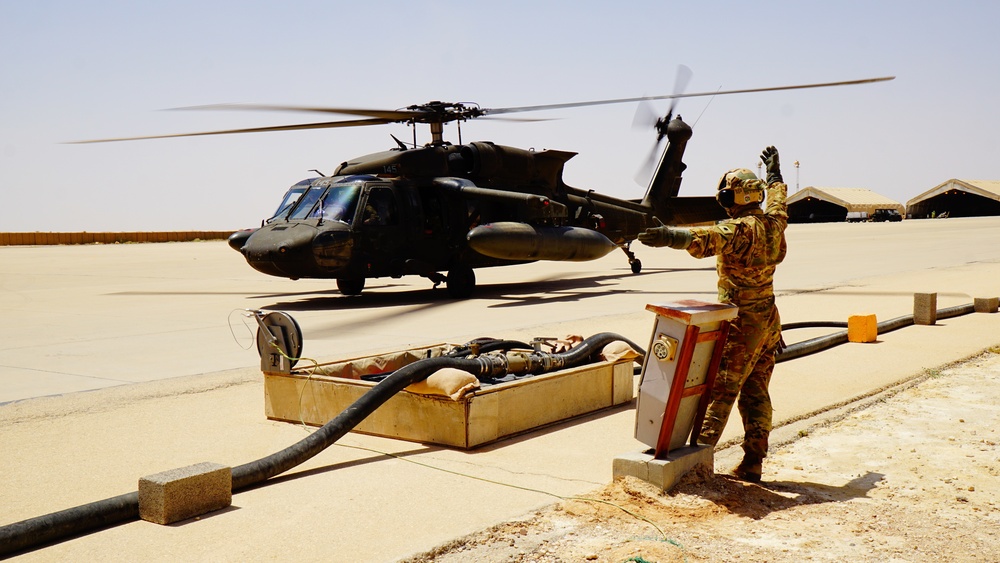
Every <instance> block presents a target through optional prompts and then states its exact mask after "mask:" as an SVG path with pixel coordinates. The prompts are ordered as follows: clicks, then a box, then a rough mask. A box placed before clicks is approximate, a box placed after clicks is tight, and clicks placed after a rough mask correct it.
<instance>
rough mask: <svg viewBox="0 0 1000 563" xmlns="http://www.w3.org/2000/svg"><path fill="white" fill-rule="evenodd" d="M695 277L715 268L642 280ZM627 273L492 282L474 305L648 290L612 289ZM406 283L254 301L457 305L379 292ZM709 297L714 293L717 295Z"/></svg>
mask: <svg viewBox="0 0 1000 563" xmlns="http://www.w3.org/2000/svg"><path fill="white" fill-rule="evenodd" d="M682 271H684V272H690V271H712V272H714V271H715V268H714V267H710V268H662V269H647V270H645V271H644V272H643V273H642V274H641V275H643V276H648V275H656V274H670V273H675V272H682ZM634 275H636V274H632V273H631V272H628V271H627V270H622V271H621V272H620V273H612V274H601V275H594V276H583V277H568V278H564V277H558V276H549V277H547V278H541V279H535V280H530V281H521V282H503V283H493V284H489V283H487V284H481V285H479V286H477V287H476V293H475V295H474V296H473V297H472V299H475V300H481V301H489V300H499V301H503V302H502V303H493V304H487V305H485V306H486V307H487V308H493V307H518V306H530V305H536V304H539V303H547V302H552V301H553V300H558V301H576V300H580V299H586V298H590V297H600V296H602V295H605V294H607V293H636V292H640V291H645V290H635V289H629V288H627V287H625V288H611V287H609V286H608V285H606V284H608V283H609V282H618V281H620V280H627V279H628V278H630V277H632V276H634ZM404 285H405V284H395V283H392V284H385V285H381V286H372V287H371V290H375V291H371V290H366V291H365V292H364V293H363V294H361V295H354V296H349V295H342V294H341V293H340V292H339V291H337V290H329V291H323V292H318V293H317V292H315V291H310V292H303V293H283V294H274V295H258V296H251V297H253V298H255V299H267V298H269V297H273V298H284V299H283V300H281V301H275V302H274V303H272V304H270V305H263V306H261V308H263V309H269V310H287V311H323V310H350V309H354V310H362V309H380V308H383V307H398V306H424V307H418V308H427V307H434V306H439V305H444V304H448V303H453V302H455V301H457V300H456V299H453V298H451V297H449V296H448V294H447V292H446V291H445V290H444V289H442V288H423V289H414V290H412V291H392V292H379V291H377V290H378V289H379V288H390V289H391V288H396V287H403V286H404ZM593 289H603V290H605V291H604V292H601V293H594V292H592V291H589V290H593ZM655 293H656V294H657V295H660V294H664V293H672V292H669V291H668V292H665V291H659V290H658V291H656V292H655ZM678 293H684V294H690V293H701V292H700V291H695V292H692V291H684V292H678ZM710 293H712V294H714V290H713V291H711V292H710ZM552 295H559V296H558V297H552Z"/></svg>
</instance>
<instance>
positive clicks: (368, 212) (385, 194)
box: [361, 188, 399, 225]
mask: <svg viewBox="0 0 1000 563" xmlns="http://www.w3.org/2000/svg"><path fill="white" fill-rule="evenodd" d="M397 215H398V214H397V210H396V198H395V197H393V195H392V190H390V189H389V188H372V190H371V191H370V192H368V201H367V202H365V210H364V213H363V214H362V216H361V222H362V224H364V225H395V224H397V223H398V222H399V218H398V216H397Z"/></svg>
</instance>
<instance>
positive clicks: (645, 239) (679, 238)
mask: <svg viewBox="0 0 1000 563" xmlns="http://www.w3.org/2000/svg"><path fill="white" fill-rule="evenodd" d="M656 222H657V223H659V222H660V221H659V220H657V221H656ZM639 242H641V243H642V244H645V245H646V246H653V247H660V246H669V247H670V248H677V249H684V248H687V247H688V246H689V245H690V244H691V233H690V231H687V230H684V229H671V228H670V227H667V226H666V225H664V224H662V223H660V226H659V227H650V228H648V229H646V230H645V231H643V232H641V233H639Z"/></svg>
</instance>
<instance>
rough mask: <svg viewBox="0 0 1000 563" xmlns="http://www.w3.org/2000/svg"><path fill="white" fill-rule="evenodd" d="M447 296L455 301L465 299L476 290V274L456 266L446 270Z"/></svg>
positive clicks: (468, 268)
mask: <svg viewBox="0 0 1000 563" xmlns="http://www.w3.org/2000/svg"><path fill="white" fill-rule="evenodd" d="M446 283H447V285H448V294H449V295H451V296H452V297H454V298H455V299H466V298H468V297H470V296H471V295H472V290H474V289H475V288H476V273H475V272H474V271H473V270H472V268H470V267H468V266H456V267H455V268H452V269H451V270H448V279H447V281H446Z"/></svg>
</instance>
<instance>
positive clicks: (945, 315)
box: [774, 303, 976, 362]
mask: <svg viewBox="0 0 1000 563" xmlns="http://www.w3.org/2000/svg"><path fill="white" fill-rule="evenodd" d="M975 311H976V306H975V304H973V303H970V304H966V305H957V306H955V307H946V308H944V309H938V310H937V318H939V319H950V318H952V317H959V316H962V315H967V314H969V313H974V312H975ZM824 324H828V325H830V326H832V325H834V324H835V323H833V322H830V323H824V322H804V323H789V325H794V326H789V325H781V330H786V329H788V328H812V327H818V326H822V325H824ZM912 324H913V315H904V316H902V317H896V318H895V319H889V320H887V321H882V322H880V323H878V324H877V325H876V326H877V327H878V333H879V334H885V333H887V332H892V331H894V330H897V329H900V328H903V327H905V326H910V325H912ZM843 325H844V326H846V325H847V323H843ZM845 342H847V331H846V330H845V331H842V332H836V333H833V334H829V335H827V336H820V337H817V338H813V339H811V340H804V341H802V342H797V343H795V344H792V345H790V346H787V347H785V349H784V350H782V351H781V353H779V354H778V355H777V356H776V357H775V358H774V361H775V362H784V361H788V360H794V359H795V358H801V357H802V356H808V355H809V354H815V353H816V352H821V351H823V350H827V349H830V348H833V347H834V346H839V345H841V344H844V343H845Z"/></svg>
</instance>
